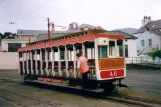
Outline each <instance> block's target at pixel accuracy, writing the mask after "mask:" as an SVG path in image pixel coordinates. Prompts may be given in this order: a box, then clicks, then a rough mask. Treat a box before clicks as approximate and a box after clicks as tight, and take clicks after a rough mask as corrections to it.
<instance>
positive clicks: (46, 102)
mask: <svg viewBox="0 0 161 107" xmlns="http://www.w3.org/2000/svg"><path fill="white" fill-rule="evenodd" d="M0 90H2V91H6V92H9V93H12V94H15V95H19V96H22V97H25V98H28V99H31V100H35V101H38V102H41V103H45V104H48V105H51V106H54V107H59V106H60V105H61V104H59V103H52V102H51V101H47V100H41V99H39V98H34V97H30V96H27V95H25V94H22V93H17V92H13V91H11V90H8V89H5V88H0Z"/></svg>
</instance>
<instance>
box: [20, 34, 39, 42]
mask: <svg viewBox="0 0 161 107" xmlns="http://www.w3.org/2000/svg"><path fill="white" fill-rule="evenodd" d="M18 38H19V39H24V40H27V41H29V38H30V40H32V41H35V40H36V38H37V35H18Z"/></svg>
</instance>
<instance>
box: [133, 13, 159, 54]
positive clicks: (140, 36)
mask: <svg viewBox="0 0 161 107" xmlns="http://www.w3.org/2000/svg"><path fill="white" fill-rule="evenodd" d="M134 36H135V37H137V54H138V55H144V54H146V53H147V52H150V51H152V50H155V49H157V50H158V49H159V50H160V49H161V20H156V21H152V20H151V17H147V16H145V17H144V19H143V20H142V26H141V28H140V29H138V30H137V32H136V33H134Z"/></svg>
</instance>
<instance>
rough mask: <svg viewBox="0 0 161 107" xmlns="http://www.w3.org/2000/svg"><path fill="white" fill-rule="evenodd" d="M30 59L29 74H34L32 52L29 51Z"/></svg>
mask: <svg viewBox="0 0 161 107" xmlns="http://www.w3.org/2000/svg"><path fill="white" fill-rule="evenodd" d="M30 55H31V56H30V57H31V63H30V64H31V74H34V69H33V53H32V51H30Z"/></svg>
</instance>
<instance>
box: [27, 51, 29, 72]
mask: <svg viewBox="0 0 161 107" xmlns="http://www.w3.org/2000/svg"><path fill="white" fill-rule="evenodd" d="M26 71H27V74H29V69H28V52H27V51H26Z"/></svg>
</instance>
